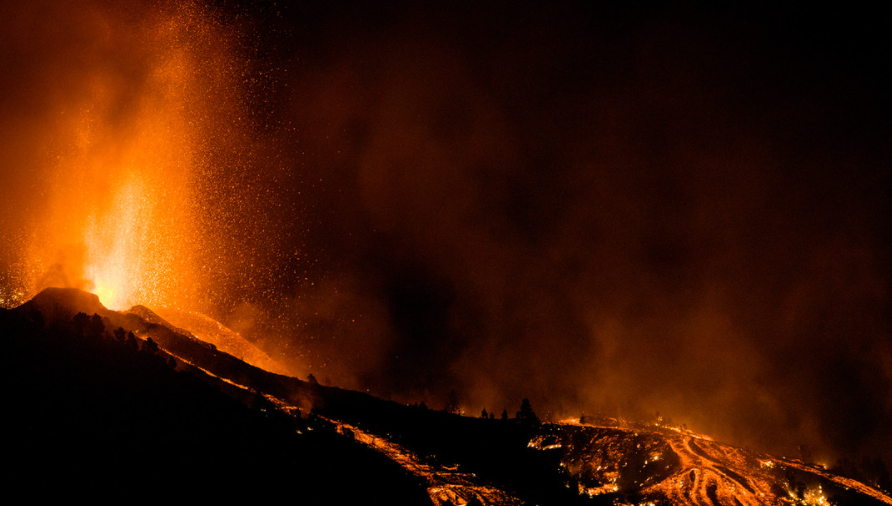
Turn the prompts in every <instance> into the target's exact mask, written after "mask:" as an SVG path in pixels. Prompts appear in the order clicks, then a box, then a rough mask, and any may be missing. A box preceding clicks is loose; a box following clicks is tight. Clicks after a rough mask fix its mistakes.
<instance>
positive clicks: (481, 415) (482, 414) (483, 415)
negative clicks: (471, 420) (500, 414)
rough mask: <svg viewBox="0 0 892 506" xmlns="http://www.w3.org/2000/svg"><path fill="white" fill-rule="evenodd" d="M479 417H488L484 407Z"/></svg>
mask: <svg viewBox="0 0 892 506" xmlns="http://www.w3.org/2000/svg"><path fill="white" fill-rule="evenodd" d="M480 418H489V415H488V414H487V413H486V408H483V412H482V413H480Z"/></svg>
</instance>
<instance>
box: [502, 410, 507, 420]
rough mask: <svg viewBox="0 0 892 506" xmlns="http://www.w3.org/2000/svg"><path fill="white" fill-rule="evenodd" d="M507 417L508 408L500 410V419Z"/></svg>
mask: <svg viewBox="0 0 892 506" xmlns="http://www.w3.org/2000/svg"><path fill="white" fill-rule="evenodd" d="M507 419H508V410H507V409H503V410H502V420H507Z"/></svg>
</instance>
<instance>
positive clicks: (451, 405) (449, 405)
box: [443, 390, 461, 415]
mask: <svg viewBox="0 0 892 506" xmlns="http://www.w3.org/2000/svg"><path fill="white" fill-rule="evenodd" d="M443 411H445V412H447V413H452V414H453V415H460V414H461V408H459V406H458V394H457V393H456V392H455V390H450V391H449V397H448V398H447V399H446V406H445V407H444V408H443Z"/></svg>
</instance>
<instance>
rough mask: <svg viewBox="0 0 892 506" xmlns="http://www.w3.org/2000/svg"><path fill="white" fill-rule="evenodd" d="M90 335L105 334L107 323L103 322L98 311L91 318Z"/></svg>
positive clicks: (101, 335)
mask: <svg viewBox="0 0 892 506" xmlns="http://www.w3.org/2000/svg"><path fill="white" fill-rule="evenodd" d="M89 332H90V335H91V336H94V337H104V336H105V324H104V323H102V317H101V316H99V315H98V314H96V313H93V316H92V317H91V318H90V330H89Z"/></svg>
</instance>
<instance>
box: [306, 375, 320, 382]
mask: <svg viewBox="0 0 892 506" xmlns="http://www.w3.org/2000/svg"><path fill="white" fill-rule="evenodd" d="M307 383H309V384H311V385H318V384H319V382H318V381H316V376H313V374H312V373H310V375H309V376H307Z"/></svg>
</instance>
